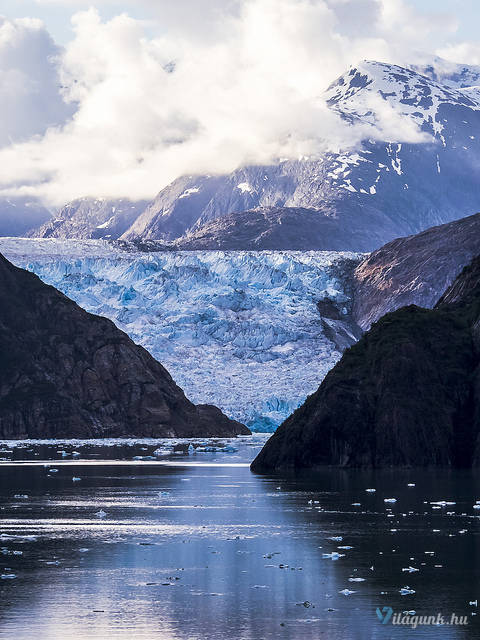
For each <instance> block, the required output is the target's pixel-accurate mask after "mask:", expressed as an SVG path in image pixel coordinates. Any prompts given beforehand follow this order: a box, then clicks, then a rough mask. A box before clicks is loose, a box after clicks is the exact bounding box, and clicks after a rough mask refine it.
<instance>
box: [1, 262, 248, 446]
mask: <svg viewBox="0 0 480 640" xmlns="http://www.w3.org/2000/svg"><path fill="white" fill-rule="evenodd" d="M248 433H250V432H249V430H248V429H247V428H246V427H244V426H243V425H241V424H240V423H238V422H235V421H233V420H230V419H228V418H227V417H226V416H225V415H224V414H223V413H222V412H221V411H220V410H219V409H217V408H216V407H213V406H209V405H200V406H198V407H197V406H195V405H194V404H192V403H191V402H190V401H189V400H188V399H187V398H186V397H185V395H184V393H183V391H182V390H181V389H180V388H179V387H178V386H177V385H176V384H175V382H174V381H173V380H172V378H171V376H170V374H169V373H168V371H166V369H165V368H164V367H163V366H162V365H161V364H160V363H159V362H157V361H156V360H155V359H154V358H153V357H152V356H151V355H150V354H149V353H148V352H147V351H146V350H145V349H143V348H142V347H140V346H138V345H136V344H135V343H134V342H133V341H132V340H130V338H129V337H128V336H127V335H126V334H125V333H123V332H122V331H120V330H119V329H117V327H116V326H115V325H114V324H113V323H112V322H111V321H110V320H107V319H106V318H101V317H99V316H95V315H92V314H89V313H87V312H86V311H84V310H83V309H81V308H80V307H78V306H77V305H76V304H75V303H74V302H72V301H71V300H69V299H68V298H67V297H65V296H64V295H63V294H61V293H60V292H59V291H57V290H56V289H54V288H53V287H50V286H47V285H46V284H44V283H43V282H42V281H41V280H40V279H39V278H37V276H35V275H33V274H31V273H29V272H27V271H24V270H23V269H18V268H17V267H14V266H13V265H12V264H11V263H10V262H8V260H6V259H5V258H4V257H3V256H1V255H0V437H1V438H52V437H83V438H99V437H124V436H138V437H140V436H143V437H195V436H200V437H207V436H225V437H226V436H235V435H238V434H248Z"/></svg>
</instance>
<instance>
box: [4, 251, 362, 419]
mask: <svg viewBox="0 0 480 640" xmlns="http://www.w3.org/2000/svg"><path fill="white" fill-rule="evenodd" d="M0 251H1V252H2V253H3V254H4V255H5V256H6V257H7V258H8V259H9V260H11V261H12V262H13V263H14V264H16V265H17V266H20V267H24V268H27V269H29V270H30V271H33V272H34V273H36V274H37V275H38V276H40V278H42V280H43V281H44V282H48V283H49V284H52V285H53V286H55V287H56V288H57V289H59V290H60V291H62V292H63V293H64V294H66V295H67V296H68V297H69V298H71V299H73V300H75V302H77V303H78V304H79V305H80V306H81V307H83V308H84V309H86V310H87V311H90V312H92V313H98V314H100V315H103V316H106V317H108V318H110V319H111V320H113V322H115V324H116V325H117V326H118V327H119V328H120V329H122V330H123V331H125V332H126V333H127V334H128V335H129V336H130V337H131V338H132V339H133V340H134V341H135V342H137V343H138V344H141V345H142V346H144V347H145V348H146V349H148V351H149V352H150V353H151V354H152V355H153V356H154V357H156V358H158V359H159V360H160V361H161V362H162V364H163V365H164V366H166V368H167V369H168V370H169V371H170V373H171V374H172V375H173V377H174V379H175V380H176V382H177V383H178V384H179V385H180V386H181V387H182V389H184V391H185V393H186V394H187V396H188V397H189V398H190V399H191V400H192V401H193V402H208V403H209V404H214V405H216V406H218V407H220V408H221V409H222V410H223V411H224V412H225V413H226V414H227V415H229V416H230V417H232V418H235V419H236V420H239V421H240V422H243V423H244V424H247V426H248V427H250V428H252V429H254V430H259V431H266V430H269V431H270V430H273V429H275V428H276V427H277V426H278V425H279V424H280V423H281V422H282V421H283V420H284V419H285V418H286V417H287V416H288V415H290V413H292V411H294V409H296V408H297V407H298V406H299V405H300V404H301V403H302V402H303V401H304V400H305V397H306V396H307V394H308V393H312V392H313V391H314V390H315V389H317V387H318V385H319V384H320V382H321V381H322V379H323V376H324V375H325V374H326V373H327V371H328V370H329V369H330V368H331V367H332V366H333V365H334V364H335V363H336V362H337V361H338V359H339V358H340V355H341V351H342V350H343V348H344V347H345V346H349V345H351V344H353V342H355V340H356V337H357V333H356V332H357V331H358V328H357V329H355V327H354V326H353V323H352V321H351V317H350V310H351V305H350V300H351V281H352V272H353V270H354V268H355V266H356V265H357V264H358V262H359V260H360V259H361V257H362V256H360V255H357V254H350V253H330V252H295V251H288V252H287V251H263V252H248V251H235V252H220V251H218V252H217V251H206V252H191V251H188V252H160V253H155V252H148V253H145V252H142V251H138V250H134V248H133V247H130V249H129V251H122V250H120V249H119V248H117V247H116V246H114V245H112V244H111V243H107V242H105V241H101V240H83V241H79V240H58V239H53V238H52V239H16V238H15V239H13V238H12V239H0ZM259 380H261V381H262V380H263V381H264V380H268V384H259V382H258V381H259Z"/></svg>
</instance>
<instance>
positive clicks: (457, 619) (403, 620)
mask: <svg viewBox="0 0 480 640" xmlns="http://www.w3.org/2000/svg"><path fill="white" fill-rule="evenodd" d="M377 617H378V619H379V620H380V622H381V623H382V624H389V623H390V624H397V625H408V626H409V627H410V628H411V629H416V628H417V627H419V626H422V625H432V626H433V625H436V626H439V625H452V626H454V625H461V626H466V625H468V616H457V615H456V614H455V613H452V614H450V615H449V616H447V615H443V614H441V613H437V614H436V615H430V616H427V615H424V616H419V615H417V614H416V612H415V611H402V612H401V613H394V611H393V609H392V607H383V608H382V609H380V607H377Z"/></svg>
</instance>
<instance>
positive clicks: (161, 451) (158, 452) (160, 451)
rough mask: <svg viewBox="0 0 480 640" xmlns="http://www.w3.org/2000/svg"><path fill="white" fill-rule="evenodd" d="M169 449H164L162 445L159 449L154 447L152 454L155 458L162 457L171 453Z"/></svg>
mask: <svg viewBox="0 0 480 640" xmlns="http://www.w3.org/2000/svg"><path fill="white" fill-rule="evenodd" d="M171 453H172V452H171V450H170V449H165V448H164V447H160V448H159V449H155V451H154V452H153V455H154V456H155V457H156V458H163V457H165V456H169V455H171Z"/></svg>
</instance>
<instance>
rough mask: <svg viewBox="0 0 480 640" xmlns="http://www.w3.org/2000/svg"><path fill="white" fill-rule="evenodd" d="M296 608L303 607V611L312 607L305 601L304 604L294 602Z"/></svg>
mask: <svg viewBox="0 0 480 640" xmlns="http://www.w3.org/2000/svg"><path fill="white" fill-rule="evenodd" d="M295 604H296V605H297V607H305V609H309V608H310V607H311V606H312V603H311V602H310V601H309V600H305V601H304V602H296V603H295Z"/></svg>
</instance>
